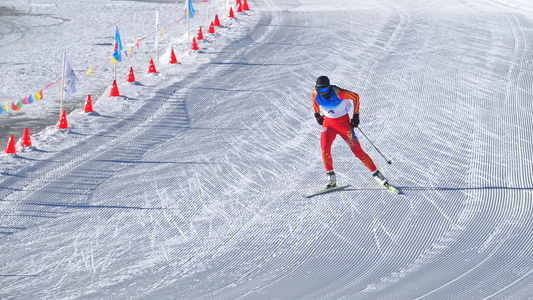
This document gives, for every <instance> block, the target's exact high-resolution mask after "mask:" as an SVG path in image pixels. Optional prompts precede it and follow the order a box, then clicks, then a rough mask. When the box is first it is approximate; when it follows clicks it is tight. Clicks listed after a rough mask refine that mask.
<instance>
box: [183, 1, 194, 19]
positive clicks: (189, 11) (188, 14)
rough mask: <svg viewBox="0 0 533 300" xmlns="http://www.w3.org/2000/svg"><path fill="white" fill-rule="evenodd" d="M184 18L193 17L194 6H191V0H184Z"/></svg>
mask: <svg viewBox="0 0 533 300" xmlns="http://www.w3.org/2000/svg"><path fill="white" fill-rule="evenodd" d="M185 1H187V2H185V10H184V13H185V19H191V18H194V8H193V7H192V0H185Z"/></svg>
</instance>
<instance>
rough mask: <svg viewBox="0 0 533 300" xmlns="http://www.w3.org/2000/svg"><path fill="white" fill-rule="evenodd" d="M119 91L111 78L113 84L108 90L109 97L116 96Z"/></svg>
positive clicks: (115, 82)
mask: <svg viewBox="0 0 533 300" xmlns="http://www.w3.org/2000/svg"><path fill="white" fill-rule="evenodd" d="M118 96H120V93H119V92H118V86H117V81H116V80H113V85H111V92H109V97H118Z"/></svg>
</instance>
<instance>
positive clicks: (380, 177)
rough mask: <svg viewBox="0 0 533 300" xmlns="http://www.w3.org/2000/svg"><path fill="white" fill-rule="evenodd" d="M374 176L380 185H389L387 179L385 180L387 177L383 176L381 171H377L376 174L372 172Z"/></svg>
mask: <svg viewBox="0 0 533 300" xmlns="http://www.w3.org/2000/svg"><path fill="white" fill-rule="evenodd" d="M372 176H374V179H376V181H377V182H379V184H381V185H386V184H387V178H385V176H383V174H381V172H380V171H379V170H375V171H374V172H372Z"/></svg>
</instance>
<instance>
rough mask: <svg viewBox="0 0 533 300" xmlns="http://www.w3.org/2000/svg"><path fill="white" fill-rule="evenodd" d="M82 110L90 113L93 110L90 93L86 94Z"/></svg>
mask: <svg viewBox="0 0 533 300" xmlns="http://www.w3.org/2000/svg"><path fill="white" fill-rule="evenodd" d="M83 111H84V112H86V113H90V112H92V111H93V102H92V101H91V94H87V100H85V105H83Z"/></svg>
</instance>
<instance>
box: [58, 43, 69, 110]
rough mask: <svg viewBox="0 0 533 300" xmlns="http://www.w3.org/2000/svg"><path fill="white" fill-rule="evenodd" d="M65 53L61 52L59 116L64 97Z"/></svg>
mask: <svg viewBox="0 0 533 300" xmlns="http://www.w3.org/2000/svg"><path fill="white" fill-rule="evenodd" d="M66 55H67V53H66V52H63V69H62V70H61V104H60V106H59V117H60V118H61V113H63V98H64V97H65V57H66Z"/></svg>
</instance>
